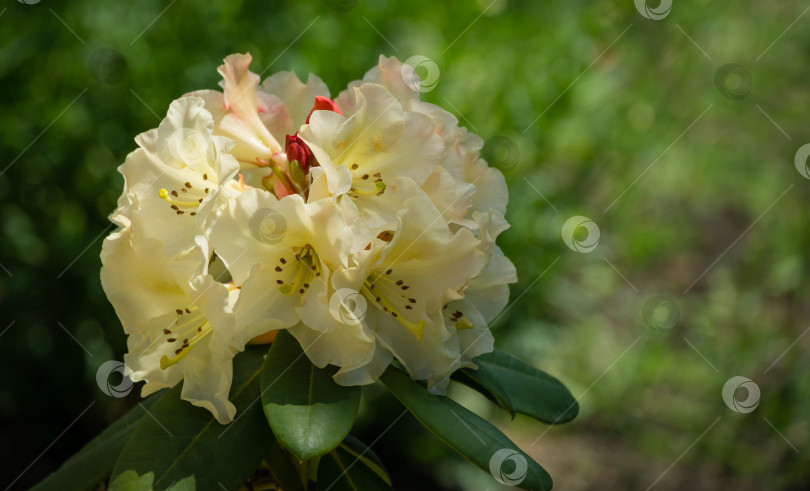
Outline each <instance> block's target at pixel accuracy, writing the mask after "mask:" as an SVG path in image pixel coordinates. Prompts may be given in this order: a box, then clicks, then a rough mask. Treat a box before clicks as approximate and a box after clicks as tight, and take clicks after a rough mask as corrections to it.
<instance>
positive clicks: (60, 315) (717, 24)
mask: <svg viewBox="0 0 810 491" xmlns="http://www.w3.org/2000/svg"><path fill="white" fill-rule="evenodd" d="M636 3H639V2H636ZM651 3H653V4H654V5H653V6H654V7H655V6H656V5H655V4H657V3H658V2H657V1H655V2H651ZM641 11H644V9H643V8H642V9H641ZM805 14H807V10H806V6H805V5H804V3H803V2H798V1H786V2H766V1H759V2H750V3H746V4H744V5H742V4H740V3H739V2H710V1H709V0H697V1H694V2H690V3H689V4H688V5H687V4H683V3H679V2H676V4H675V5H674V7H673V8H672V10H671V11H670V12H669V14H668V15H666V16H665V17H664V18H662V19H660V20H651V19H648V18H645V16H644V15H642V14H641V13H640V12H639V10H637V8H636V5H634V3H633V2H631V1H629V0H622V1H618V0H613V1H607V2H599V3H594V4H591V2H581V1H571V2H534V1H530V0H524V1H514V0H494V1H492V0H480V1H474V0H465V1H459V2H435V1H433V2H398V3H395V2H392V1H379V2H378V1H372V0H359V1H353V0H343V1H340V0H334V1H328V2H324V1H312V2H285V3H275V2H266V1H265V2H261V1H258V0H242V1H240V0H219V1H209V2H191V1H189V0H174V1H170V2H168V1H167V2H164V1H157V0H139V1H137V2H110V1H102V0H76V1H72V2H52V1H48V0H43V1H36V0H26V1H25V2H23V1H22V0H21V1H11V0H8V1H5V2H3V4H2V6H0V94H1V95H0V98H2V108H3V112H2V114H1V115H0V154H2V155H1V156H0V173H2V174H1V175H0V264H1V265H2V268H0V305H1V306H2V307H0V419H2V429H1V430H0V460H2V462H3V464H2V465H1V466H0V469H1V470H0V486H2V487H3V488H4V489H6V487H7V486H9V484H11V483H12V482H14V485H13V488H14V489H23V488H26V487H28V486H30V485H32V484H33V483H35V482H37V481H39V480H40V479H41V478H42V477H43V476H45V475H47V474H48V473H50V472H52V471H53V470H54V469H56V468H57V467H58V465H59V464H60V463H61V462H62V461H64V460H65V459H66V457H67V456H69V455H70V454H72V453H73V452H75V451H76V450H77V449H79V448H80V447H81V446H82V445H83V444H84V443H85V442H87V441H88V440H89V439H90V438H92V437H93V436H94V435H96V434H97V433H99V432H100V431H101V429H102V428H104V427H105V426H106V425H107V424H109V422H111V421H113V420H114V419H116V418H117V417H119V416H120V415H121V414H122V413H123V412H125V411H126V410H127V409H128V408H129V407H131V406H133V405H134V404H135V403H136V401H137V396H136V393H132V394H130V395H129V396H128V397H127V398H124V399H114V398H110V397H107V396H105V395H104V394H103V393H102V392H101V391H100V390H99V389H98V387H97V386H96V382H95V373H96V369H97V368H98V367H99V366H100V365H101V364H102V363H104V362H105V361H107V360H110V359H121V356H122V353H123V351H124V348H125V339H124V335H123V332H122V331H121V328H120V325H119V323H118V321H117V319H116V317H115V314H114V312H113V309H112V308H111V306H110V305H109V304H108V302H107V300H106V298H105V296H104V293H103V292H102V290H101V287H100V284H99V278H98V271H99V267H100V262H99V259H98V254H99V251H100V248H101V240H102V237H103V236H104V235H105V234H106V233H108V232H109V231H110V226H109V225H108V222H107V219H106V217H107V215H108V213H109V212H110V211H111V210H112V209H113V207H114V204H115V202H116V198H117V196H118V195H119V193H120V191H121V188H122V179H121V178H120V176H119V175H118V174H117V173H116V171H115V168H116V166H117V165H118V164H119V163H120V162H122V161H123V159H124V157H125V156H126V154H127V153H128V152H129V151H131V150H132V149H133V148H134V142H133V137H134V136H135V135H136V134H137V133H140V132H142V131H145V130H147V129H149V128H152V127H155V126H156V125H157V123H158V121H159V116H160V115H163V114H165V111H166V109H167V108H168V105H169V103H170V102H171V101H172V100H173V99H175V98H177V97H178V96H180V95H182V94H183V93H186V92H188V91H191V90H195V89H201V88H215V87H216V85H217V82H218V81H219V75H218V74H217V73H216V67H217V66H218V65H219V64H220V62H221V60H222V58H224V57H225V56H226V55H228V54H229V53H234V52H248V51H249V52H250V53H252V54H253V57H254V65H253V69H254V71H257V72H259V71H262V70H263V69H265V67H267V68H266V70H267V71H266V72H265V73H264V76H267V75H269V74H270V73H272V72H275V71H280V70H294V71H296V72H297V73H298V74H299V76H301V77H305V76H306V74H307V73H309V72H313V73H316V74H318V75H319V76H321V77H322V78H323V79H324V80H325V81H326V82H327V84H328V85H329V86H330V88H331V89H332V91H333V96H334V95H337V93H338V92H339V90H341V89H342V88H343V87H345V85H346V84H347V83H348V82H349V81H351V80H354V79H357V78H360V77H361V76H362V74H363V73H364V72H365V71H366V70H367V69H368V68H370V67H371V66H373V65H374V64H375V63H376V60H377V56H378V55H379V54H380V53H384V54H386V55H395V56H397V57H399V58H400V59H401V60H405V59H407V58H409V57H410V56H413V55H423V56H427V57H429V58H430V59H432V60H433V61H434V62H435V63H436V66H437V67H438V68H439V70H440V77H439V80H438V83H437V85H436V87H435V90H433V91H431V92H427V93H425V94H423V95H424V97H425V98H426V99H427V100H429V101H432V102H435V103H437V104H440V105H442V106H444V107H445V108H446V109H448V110H449V111H451V112H453V113H454V114H456V115H457V116H459V118H460V121H461V123H462V124H463V125H465V126H467V127H469V128H471V129H472V131H474V132H476V133H478V134H480V135H481V136H482V137H483V138H484V139H485V140H487V141H488V145H487V147H486V148H485V150H486V152H485V153H486V154H487V155H489V156H490V161H491V163H492V164H493V165H497V166H499V167H500V168H501V170H503V172H504V174H505V175H506V177H507V181H508V184H509V190H510V208H509V213H508V219H509V221H510V222H511V224H512V228H511V229H510V230H508V231H507V232H505V233H504V234H503V235H502V236H501V241H500V243H501V245H502V247H503V249H504V250H505V252H506V253H507V255H508V256H509V257H511V258H512V260H513V262H514V263H515V264H516V265H517V268H518V272H519V276H520V282H519V283H518V284H516V285H514V287H513V289H512V300H513V301H514V303H513V304H511V305H510V307H509V308H508V310H507V311H506V313H505V315H504V316H503V317H502V318H501V319H500V320H499V321H498V322H497V323H496V325H495V326H494V327H493V330H494V331H495V333H496V345H497V346H499V347H501V348H503V349H506V350H508V351H510V352H512V353H513V354H515V355H517V356H519V357H521V358H523V359H525V360H527V361H529V362H531V363H533V364H535V365H536V366H538V367H540V368H543V369H545V370H547V371H549V372H550V373H552V374H554V375H556V376H558V377H559V378H560V379H561V380H562V381H563V382H565V383H566V384H567V385H568V386H569V387H570V388H571V389H572V392H573V394H574V396H575V397H577V398H578V399H579V402H580V405H581V413H580V416H579V417H578V419H576V420H575V421H574V422H573V423H570V424H568V425H565V426H561V427H553V428H551V429H549V430H548V431H547V427H545V426H543V425H540V424H539V423H534V422H531V421H529V420H524V419H522V418H521V417H518V418H517V419H516V420H515V421H509V420H508V418H507V417H505V416H504V415H503V414H501V413H499V412H498V411H497V409H496V408H495V407H494V406H492V405H491V404H490V403H489V402H487V401H486V400H485V399H483V398H482V397H480V396H477V394H474V393H471V392H469V391H467V390H464V389H461V388H455V389H454V390H453V391H452V395H453V396H454V397H456V398H457V399H458V400H460V401H463V402H464V403H465V404H467V405H468V406H469V407H471V408H473V409H474V410H475V411H477V412H478V413H479V414H482V415H485V416H487V417H490V418H494V420H495V421H497V422H498V424H499V425H500V426H501V427H502V428H503V429H504V431H506V432H507V434H508V435H510V436H511V437H512V438H513V439H514V440H515V441H516V442H518V443H519V444H520V445H521V446H522V447H523V448H524V449H525V450H526V451H527V452H529V453H530V454H531V455H533V456H535V457H536V459H537V460H538V462H540V463H541V464H542V465H544V466H545V467H546V468H547V469H548V471H549V472H550V473H551V474H552V476H553V477H554V479H555V482H556V489H561V490H585V489H594V490H596V489H598V490H605V489H610V490H612V489H622V490H623V489H649V487H650V486H651V485H654V486H653V489H660V490H675V489H685V488H686V489H698V490H704V489H705V490H713V489H727V488H728V489H736V490H743V491H744V490H749V489H750V490H759V489H807V488H808V486H810V472H808V468H810V467H809V465H810V456H809V455H808V450H810V427H808V418H807V417H808V413H810V390H809V389H810V370H808V368H809V367H810V355H808V353H809V352H810V350H808V347H810V336H805V334H806V332H807V329H808V326H809V325H810V309H808V302H807V299H808V298H810V289H809V288H808V287H809V286H810V285H808V281H807V279H806V277H807V271H808V266H807V262H808V260H809V259H810V257H808V256H809V253H808V246H810V227H807V225H806V224H807V218H806V216H807V209H808V205H810V197H809V196H808V185H810V182H808V180H807V179H805V177H803V176H802V175H801V174H800V173H799V172H797V169H796V167H795V166H794V155H795V154H796V152H797V150H799V148H800V147H801V146H802V145H804V144H805V143H808V142H810V127H808V125H807V121H808V120H807V116H806V114H807V112H808V107H810V87H808V86H809V85H810V84H809V83H808V81H810V69H808V60H810V29H808V26H810V15H805ZM648 16H650V15H649V14H648ZM729 63H735V64H737V65H738V67H732V68H724V67H726V65H727V64H729ZM749 77H750V78H749ZM749 82H750V83H749ZM805 173H806V172H805ZM577 215H579V216H585V217H588V218H589V219H591V220H593V222H594V223H595V224H596V225H597V226H598V229H599V242H598V245H597V246H596V248H595V249H594V250H593V251H591V252H589V253H582V252H577V251H574V250H572V249H570V248H569V247H567V246H566V245H565V243H564V241H563V238H562V236H561V229H562V226H563V223H565V221H566V220H567V219H569V218H570V217H572V216H577ZM584 232H585V231H584V229H583V228H580V229H579V230H578V231H577V234H576V235H575V237H574V239H575V240H580V241H583V240H587V239H594V238H595V236H593V235H592V236H590V237H588V238H587V239H586V237H585V234H584ZM661 297H663V298H664V299H666V300H665V301H662V300H661ZM645 305H646V306H647V310H646V311H645ZM656 306H659V308H658V310H655V307H656ZM644 312H648V313H650V316H648V317H652V320H650V319H649V318H648V319H647V322H645V319H644V316H643V314H644ZM656 321H657V322H658V324H656ZM671 321H676V322H671ZM672 324H674V325H672ZM651 326H652V327H657V328H651ZM670 326H671V329H670V328H668V327H670ZM733 376H744V377H748V378H750V379H752V380H753V381H754V383H755V384H756V385H757V386H758V387H759V389H760V391H761V400H760V402H759V406H758V407H757V408H756V409H755V410H754V411H753V412H750V413H747V414H743V413H737V412H735V411H732V410H731V409H730V408H729V407H728V406H727V405H726V404H725V403H724V401H723V398H722V395H721V392H722V388H723V386H724V384H725V383H726V381H727V380H728V379H729V378H731V377H733ZM136 392H137V391H136ZM367 396H368V397H367V398H366V406H365V414H364V416H363V417H362V423H361V424H360V425H359V426H358V427H357V428H356V433H357V435H358V436H359V437H361V438H362V439H364V440H365V441H366V443H371V442H373V441H375V439H377V438H378V436H379V435H380V434H381V433H382V432H383V430H386V428H388V426H389V425H390V424H391V423H392V422H393V421H394V420H395V418H396V417H397V416H398V415H399V413H400V412H401V407H400V406H398V404H397V403H396V402H395V401H393V400H392V399H391V398H390V397H387V396H385V395H383V394H381V392H380V391H378V390H370V391H368V393H367ZM745 398H746V393H745V390H744V389H741V391H738V393H737V399H738V400H743V399H745ZM93 401H95V404H93V405H92V406H91V407H90V406H89V405H90V404H91V402H93ZM88 407H89V409H88V410H87V412H86V413H82V411H85V409H87V408H88ZM79 415H81V417H78V416H79ZM77 417H78V419H77ZM69 425H70V426H69ZM66 428H68V429H67V431H64V430H65V429H66ZM63 431H64V433H62V432H63ZM54 439H56V440H54ZM373 448H374V449H375V450H376V451H377V452H378V453H379V454H380V456H381V457H382V458H383V460H384V461H385V462H387V464H388V467H389V469H390V470H391V472H392V474H393V477H394V481H395V484H396V485H397V486H398V487H399V488H401V489H413V488H414V487H416V486H417V485H421V486H422V487H423V488H425V489H427V488H430V487H431V486H433V487H438V486H441V487H443V488H445V489H459V490H461V489H464V490H473V489H480V490H484V489H490V490H491V489H498V484H497V483H496V482H495V481H494V480H493V479H492V478H491V477H490V476H489V474H488V473H485V472H483V471H479V470H477V469H476V468H474V467H473V466H472V465H471V464H468V463H465V462H464V461H462V459H461V458H460V457H457V456H456V455H455V454H453V453H452V452H451V451H449V450H447V449H445V448H444V447H443V446H442V445H441V444H440V443H439V442H438V440H436V439H435V438H434V437H433V436H432V435H430V434H429V433H427V432H426V430H424V429H423V428H422V427H421V426H419V424H418V423H417V422H416V421H415V420H414V419H413V418H412V417H410V416H406V417H404V418H403V419H401V420H399V421H398V422H397V423H396V424H395V425H393V426H392V427H391V428H390V429H389V430H387V431H386V432H385V433H384V434H383V435H382V437H380V438H379V440H378V441H376V443H375V444H374V447H373ZM32 462H33V464H32ZM21 473H22V474H21ZM421 483H428V484H421Z"/></svg>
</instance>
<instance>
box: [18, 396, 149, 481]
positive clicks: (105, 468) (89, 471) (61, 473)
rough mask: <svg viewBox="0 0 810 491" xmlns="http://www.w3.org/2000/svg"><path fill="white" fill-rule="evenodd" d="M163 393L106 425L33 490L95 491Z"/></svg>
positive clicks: (146, 400)
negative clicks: (87, 490) (72, 490)
mask: <svg viewBox="0 0 810 491" xmlns="http://www.w3.org/2000/svg"><path fill="white" fill-rule="evenodd" d="M162 394H163V392H162V391H161V392H158V393H156V394H152V395H151V396H149V397H147V398H146V399H144V400H143V401H142V402H140V403H139V405H138V406H135V407H134V408H132V410H130V411H129V412H128V413H127V414H125V415H124V416H122V417H121V418H119V419H118V420H117V421H116V422H114V423H113V424H111V425H110V426H108V427H107V428H106V429H105V430H104V431H102V432H101V434H100V435H98V436H97V437H96V438H94V439H93V440H91V441H90V443H88V444H87V445H85V446H84V448H82V449H81V450H79V451H78V452H77V453H76V454H75V455H73V456H72V457H71V458H69V459H68V460H67V461H65V463H64V464H62V466H61V467H60V468H59V470H57V471H56V472H54V473H53V474H51V475H50V476H48V477H46V478H45V479H44V480H43V481H42V482H40V483H39V484H37V485H36V486H35V487H34V488H32V489H34V490H37V491H44V490H48V489H59V490H61V489H65V483H66V482H69V483H70V484H71V487H72V488H73V489H96V488H97V487H98V485H99V484H100V483H102V482H103V481H105V480H107V478H108V477H110V473H111V472H112V470H113V466H114V465H115V461H116V459H117V458H118V455H119V454H120V453H121V449H123V448H124V444H125V443H126V442H127V439H128V438H129V435H131V434H132V431H133V429H134V428H135V425H136V424H137V423H138V421H139V420H140V419H141V418H142V417H143V416H145V415H146V412H145V411H144V409H145V408H146V409H148V408H149V407H150V406H151V405H152V404H154V403H155V401H157V400H158V398H160V396H161V395H162Z"/></svg>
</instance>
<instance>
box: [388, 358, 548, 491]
mask: <svg viewBox="0 0 810 491" xmlns="http://www.w3.org/2000/svg"><path fill="white" fill-rule="evenodd" d="M380 380H381V381H382V383H383V384H385V386H386V387H388V390H390V391H391V392H392V393H393V394H394V395H395V396H396V397H397V399H399V400H400V402H402V404H404V405H405V407H407V408H408V410H410V411H411V413H413V415H414V416H416V419H418V420H419V422H420V423H422V424H423V425H424V426H425V427H426V428H427V429H429V430H430V431H432V432H433V433H434V434H435V435H436V436H437V437H439V439H440V440H441V441H443V442H444V443H445V444H446V445H448V446H449V447H450V448H452V449H453V450H455V451H456V452H458V453H460V454H461V455H462V456H464V457H465V458H466V459H468V460H469V461H470V462H472V463H474V464H475V465H477V466H478V467H480V468H481V469H484V470H485V471H487V472H492V471H491V468H490V467H491V465H492V464H493V463H495V464H496V467H497V468H496V469H495V470H496V471H498V470H500V471H505V472H506V474H501V475H499V476H494V475H493V477H494V478H495V477H498V478H501V479H503V478H504V477H506V478H507V479H511V480H512V481H511V482H510V484H512V485H517V486H520V487H523V488H526V489H533V490H549V489H551V486H552V482H551V476H549V475H548V473H547V472H546V471H545V469H543V468H542V467H541V466H540V465H539V464H537V463H536V462H535V461H534V460H532V459H531V457H529V456H528V455H526V454H525V453H523V451H522V450H520V449H519V448H518V447H517V445H515V444H514V443H512V441H511V440H509V438H507V437H506V436H505V435H504V434H503V433H501V432H500V431H499V430H498V429H497V428H495V427H494V426H493V425H492V424H491V423H489V422H488V421H487V420H485V419H483V418H481V417H480V416H478V415H477V414H475V413H472V412H470V411H469V410H467V409H466V408H464V407H463V406H461V405H460V404H458V403H457V402H455V401H453V400H452V399H449V398H447V397H439V396H434V395H433V394H431V393H430V392H428V391H427V389H425V388H424V387H422V386H421V385H419V384H418V383H416V382H414V381H413V380H411V379H410V378H409V377H408V376H407V375H406V374H405V373H403V372H402V371H401V370H399V369H397V368H395V367H390V368H388V370H386V371H385V373H384V374H383V375H382V377H380ZM504 452H505V453H506V454H507V455H509V459H511V460H512V461H513V462H515V464H514V465H517V462H516V461H517V460H520V461H522V463H523V462H525V464H526V469H525V475H517V476H516V475H514V472H515V470H516V469H512V470H508V469H505V468H503V467H500V466H497V463H498V457H499V456H503V455H504ZM500 463H501V464H504V460H503V459H501V460H500ZM518 467H519V466H518ZM510 472H511V473H512V475H509V473H510ZM520 474H522V473H520ZM502 482H503V481H502Z"/></svg>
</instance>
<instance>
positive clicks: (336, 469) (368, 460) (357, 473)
mask: <svg viewBox="0 0 810 491" xmlns="http://www.w3.org/2000/svg"><path fill="white" fill-rule="evenodd" d="M318 489H319V490H320V489H322V490H327V489H328V490H329V491H364V490H372V491H373V490H377V489H380V490H385V489H388V490H390V489H392V488H391V478H390V477H389V476H388V471H386V470H385V467H384V466H383V464H382V462H381V461H380V458H379V457H377V455H376V454H375V453H374V452H373V451H372V450H371V449H370V448H368V447H367V446H366V445H365V444H364V443H363V442H361V441H360V440H358V439H357V438H354V437H352V436H349V437H347V438H346V440H344V441H343V443H341V444H340V446H339V447H338V448H336V449H334V450H332V451H331V452H329V453H328V454H327V455H324V456H323V457H321V461H320V463H319V464H318Z"/></svg>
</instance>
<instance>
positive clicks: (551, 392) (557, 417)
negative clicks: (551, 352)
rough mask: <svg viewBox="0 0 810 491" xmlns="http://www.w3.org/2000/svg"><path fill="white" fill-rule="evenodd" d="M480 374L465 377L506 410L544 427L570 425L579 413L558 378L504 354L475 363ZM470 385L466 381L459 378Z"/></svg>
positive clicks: (466, 371) (469, 373)
mask: <svg viewBox="0 0 810 491" xmlns="http://www.w3.org/2000/svg"><path fill="white" fill-rule="evenodd" d="M473 361H474V362H475V363H476V364H477V365H478V370H470V369H463V370H462V371H463V372H464V375H466V376H467V377H469V378H470V379H472V380H473V381H475V382H476V383H477V384H476V385H477V387H476V385H473V384H468V385H470V386H471V387H472V388H474V389H476V390H479V391H480V387H484V388H485V389H486V391H487V392H489V393H490V394H491V395H492V396H493V397H494V398H495V400H496V402H498V403H499V404H501V405H502V406H503V407H505V408H506V409H508V410H509V411H510V413H512V414H513V415H514V413H515V412H518V413H521V414H525V415H527V416H531V417H533V418H536V419H539V420H540V421H543V422H544V423H549V424H561V423H567V422H568V421H571V420H572V419H574V418H575V417H576V415H577V414H578V413H579V404H577V401H576V399H574V396H572V395H571V392H570V391H569V390H568V389H567V388H566V387H565V386H564V385H563V384H562V383H561V382H560V381H559V380H557V379H556V378H554V377H552V376H551V375H549V374H547V373H546V372H544V371H542V370H539V369H537V368H534V367H533V366H531V365H529V364H527V363H524V362H522V361H520V360H518V359H517V358H515V357H513V356H511V355H509V354H507V353H505V352H503V351H500V350H495V351H493V352H491V353H487V354H484V355H481V356H479V357H477V358H475V359H474V360H473ZM457 380H459V381H460V382H462V383H466V382H465V380H464V379H463V378H458V379H457Z"/></svg>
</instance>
